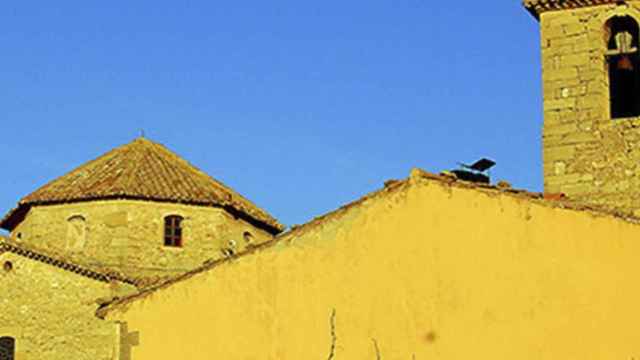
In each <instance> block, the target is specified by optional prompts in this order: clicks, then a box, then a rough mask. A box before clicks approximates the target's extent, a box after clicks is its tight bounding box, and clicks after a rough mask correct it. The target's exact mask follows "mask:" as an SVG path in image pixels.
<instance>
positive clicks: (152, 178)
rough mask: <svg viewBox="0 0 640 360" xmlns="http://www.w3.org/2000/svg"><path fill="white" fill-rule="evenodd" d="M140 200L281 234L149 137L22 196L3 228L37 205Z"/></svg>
mask: <svg viewBox="0 0 640 360" xmlns="http://www.w3.org/2000/svg"><path fill="white" fill-rule="evenodd" d="M99 199H140V200H152V201H167V202H176V203H184V204H193V205H205V206H217V207H222V208H224V209H226V210H228V211H230V212H232V213H233V214H234V215H237V216H239V217H242V218H244V219H245V220H248V221H250V222H252V223H254V224H256V225H258V226H261V227H263V228H265V229H266V230H269V231H270V232H272V233H278V232H280V231H282V230H283V229H284V226H283V225H281V224H280V223H279V222H278V221H277V220H276V219H275V218H273V217H272V216H271V215H269V214H268V213H267V212H265V211H264V210H262V209H260V208H259V207H257V206H256V205H254V204H253V203H251V202H250V201H249V200H247V199H245V198H244V197H242V196H241V195H240V194H238V193H236V192H235V191H233V190H232V189H231V188H229V187H227V186H226V185H224V184H222V183H221V182H219V181H217V180H215V179H213V178H211V177H210V176H209V175H207V174H205V173H204V172H202V171H200V170H199V169H197V168H196V167H194V166H193V165H191V164H189V163H188V162H187V161H185V160H183V159H182V158H180V157H179V156H178V155H176V154H175V153H173V152H171V151H170V150H168V149H167V148H165V147H164V146H162V145H160V144H157V143H154V142H152V141H150V140H147V139H145V138H138V139H136V140H135V141H133V142H131V143H129V144H126V145H124V146H121V147H119V148H116V149H114V150H112V151H110V152H108V153H106V154H104V155H102V156H100V157H99V158H97V159H95V160H93V161H90V162H88V163H87V164H85V165H82V166H80V167H79V168H77V169H75V170H73V171H71V172H70V173H68V174H67V175H64V176H62V177H60V178H58V179H56V180H53V181H52V182H50V183H48V184H47V185H45V186H43V187H41V188H40V189H38V190H36V191H35V192H33V193H32V194H30V195H28V196H27V197H25V198H23V199H22V200H21V201H20V203H19V204H18V208H16V209H14V210H13V211H11V212H10V213H9V214H8V215H7V216H6V217H5V218H4V219H3V220H2V221H1V222H0V227H2V228H5V229H9V230H10V229H12V228H14V227H15V226H16V225H17V224H18V223H19V222H20V221H21V220H22V218H23V217H24V215H25V214H26V211H27V210H28V208H29V207H30V206H32V205H43V204H56V203H69V202H79V201H89V200H99Z"/></svg>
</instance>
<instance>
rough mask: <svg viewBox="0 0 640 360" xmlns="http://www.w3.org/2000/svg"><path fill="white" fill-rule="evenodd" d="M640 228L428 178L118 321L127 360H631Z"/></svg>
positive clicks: (141, 303)
mask: <svg viewBox="0 0 640 360" xmlns="http://www.w3.org/2000/svg"><path fill="white" fill-rule="evenodd" d="M638 264H640V225H638V224H635V223H632V222H628V221H624V220H621V219H618V218H615V217H612V216H609V215H603V214H596V213H591V212H587V211H577V210H568V209H562V208H558V207H554V206H551V205H549V204H548V203H544V202H542V201H539V200H532V199H529V198H525V197H518V196H516V195H512V194H506V193H501V192H498V191H497V190H481V189H469V188H465V187H460V186H455V185H450V184H447V183H444V182H441V181H434V180H429V179H426V178H423V177H422V176H421V175H419V174H418V173H417V172H416V173H415V174H414V176H413V177H412V178H411V180H409V181H408V182H406V183H399V184H396V185H391V186H390V187H389V188H388V189H385V190H383V191H382V193H380V194H377V195H375V196H372V197H370V198H368V199H366V200H364V201H362V202H361V203H359V204H356V205H354V206H351V207H348V208H346V209H344V210H341V211H339V212H337V213H335V214H332V215H329V216H327V217H326V218H325V219H323V220H320V221H317V222H312V223H310V224H308V225H306V226H304V227H302V228H299V229H297V230H294V231H293V232H292V233H290V234H286V235H284V236H283V237H282V238H281V239H280V241H279V242H278V243H276V244H275V245H274V246H272V247H269V248H267V249H264V250H262V251H260V252H257V253H254V254H250V255H247V256H243V257H241V258H239V259H237V260H234V261H230V262H226V263H223V264H221V265H220V266H218V267H215V268H213V269H212V270H210V271H207V272H204V273H201V274H197V275H194V276H193V277H191V278H189V279H186V280H184V281H181V282H177V283H175V284H173V285H171V286H169V287H166V288H163V289H160V290H158V291H156V292H152V293H150V294H148V295H146V296H143V297H141V298H139V299H137V300H132V301H131V302H128V303H124V304H120V305H116V306H114V307H113V308H112V309H111V310H110V311H109V312H108V313H107V321H122V322H125V323H126V325H127V327H128V331H130V332H132V333H137V336H139V342H138V345H131V344H127V343H123V346H125V347H128V351H130V354H131V357H130V358H131V359H134V360H145V359H173V358H178V359H191V360H196V359H279V360H289V359H290V360H299V359H376V358H377V359H473V358H479V359H632V358H638V357H640V332H638V330H637V327H638V324H639V323H640V306H638V304H640V290H639V289H638V287H637V286H636V285H637V283H638V279H639V277H640V276H639V273H638V266H639V265H638Z"/></svg>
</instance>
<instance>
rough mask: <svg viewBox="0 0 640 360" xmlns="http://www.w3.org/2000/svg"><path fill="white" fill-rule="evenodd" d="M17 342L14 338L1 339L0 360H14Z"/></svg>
mask: <svg viewBox="0 0 640 360" xmlns="http://www.w3.org/2000/svg"><path fill="white" fill-rule="evenodd" d="M15 356H16V340H15V339H14V338H12V337H6V336H5V337H0V360H14V358H15Z"/></svg>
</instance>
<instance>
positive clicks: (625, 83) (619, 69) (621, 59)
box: [605, 16, 640, 119]
mask: <svg viewBox="0 0 640 360" xmlns="http://www.w3.org/2000/svg"><path fill="white" fill-rule="evenodd" d="M638 29H639V28H638V23H637V22H636V20H634V19H633V18H632V17H630V16H615V17H613V18H611V19H609V21H607V23H606V26H605V34H606V36H605V41H606V42H607V53H606V58H607V70H608V72H609V99H610V103H611V104H610V105H611V117H612V118H614V119H620V118H628V117H637V116H640V59H639V57H638V35H639V30H638Z"/></svg>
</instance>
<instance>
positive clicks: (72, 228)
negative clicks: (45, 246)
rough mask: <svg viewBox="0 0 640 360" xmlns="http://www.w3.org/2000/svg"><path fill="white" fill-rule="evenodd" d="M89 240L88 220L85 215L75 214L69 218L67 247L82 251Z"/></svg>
mask: <svg viewBox="0 0 640 360" xmlns="http://www.w3.org/2000/svg"><path fill="white" fill-rule="evenodd" d="M86 242H87V222H86V220H85V218H84V217H82V216H80V215H75V216H72V217H70V218H69V219H68V220H67V249H69V250H72V251H80V250H82V249H84V246H85V243H86Z"/></svg>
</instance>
